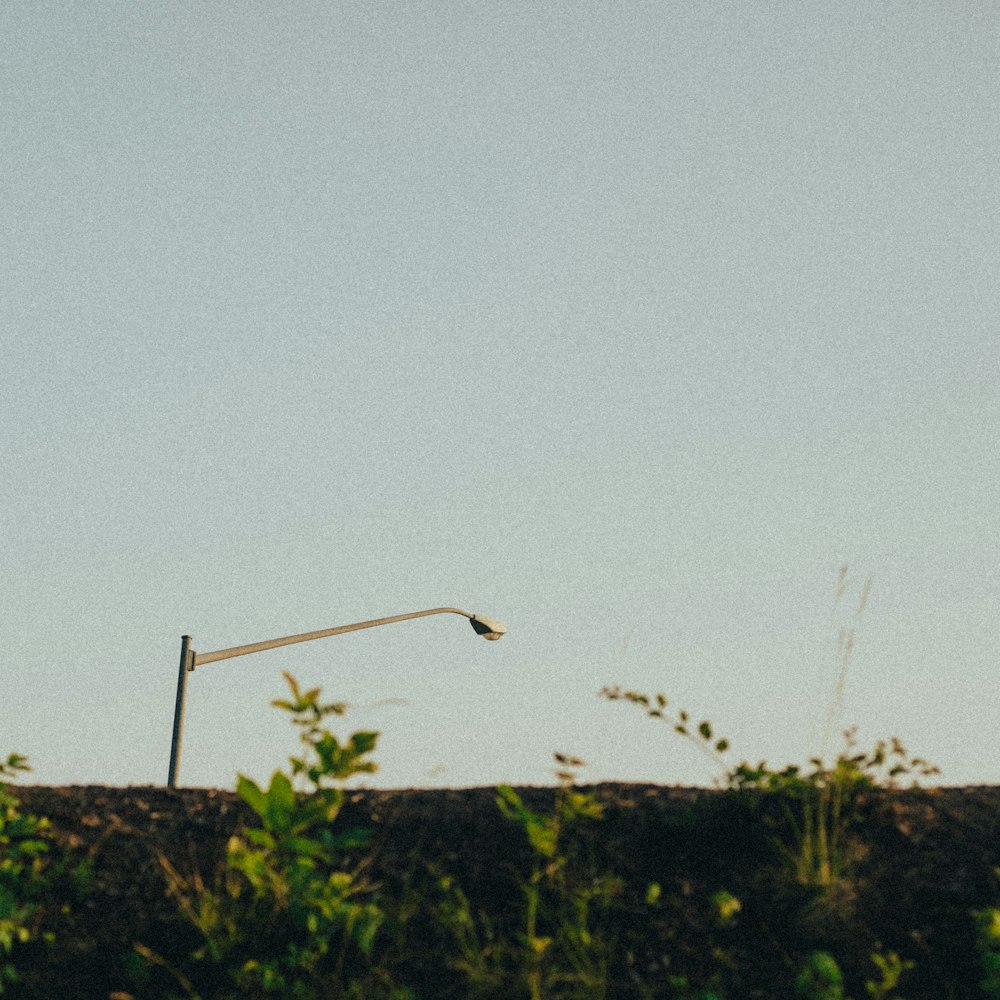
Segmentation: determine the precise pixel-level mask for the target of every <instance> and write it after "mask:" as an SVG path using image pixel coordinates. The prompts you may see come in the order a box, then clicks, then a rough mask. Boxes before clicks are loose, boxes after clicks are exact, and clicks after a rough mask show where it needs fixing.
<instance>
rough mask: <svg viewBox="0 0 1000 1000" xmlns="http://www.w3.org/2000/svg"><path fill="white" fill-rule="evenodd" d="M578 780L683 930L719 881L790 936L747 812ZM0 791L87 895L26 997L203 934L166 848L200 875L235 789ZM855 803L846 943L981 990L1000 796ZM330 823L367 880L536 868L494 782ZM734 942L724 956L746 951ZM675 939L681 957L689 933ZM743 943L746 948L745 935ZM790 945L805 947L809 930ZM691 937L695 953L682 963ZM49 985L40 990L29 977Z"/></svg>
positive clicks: (101, 994) (234, 812)
mask: <svg viewBox="0 0 1000 1000" xmlns="http://www.w3.org/2000/svg"><path fill="white" fill-rule="evenodd" d="M589 790H590V791H593V792H594V793H595V795H596V796H597V797H598V799H599V800H600V801H601V802H602V803H603V804H604V806H605V816H604V818H603V819H602V820H601V821H600V822H599V823H596V824H593V826H592V829H591V830H590V831H589V832H588V833H587V834H586V837H587V838H589V844H588V847H587V850H588V851H589V855H590V857H592V858H593V859H594V863H595V864H597V865H598V866H599V867H601V868H602V869H603V870H605V871H611V872H614V873H615V874H617V875H620V876H622V877H623V878H624V879H625V880H626V881H627V882H628V883H629V884H634V885H637V886H642V885H648V884H649V883H650V882H654V881H655V882H657V883H659V884H661V885H662V886H663V887H664V890H665V892H666V893H668V894H673V897H674V898H676V899H677V900H678V901H679V902H678V904H677V906H678V914H679V917H678V919H679V920H681V925H682V926H683V921H684V920H685V919H686V917H685V916H684V913H683V907H685V906H690V908H691V921H692V926H695V925H696V924H698V923H699V922H701V923H704V920H705V918H704V916H703V915H701V916H699V915H698V914H702V911H703V909H704V907H703V905H702V903H703V900H704V899H706V898H707V897H708V896H709V895H710V894H711V893H712V892H715V891H717V890H719V889H720V888H725V889H726V890H728V891H730V892H733V893H734V894H735V895H736V896H738V897H739V898H740V899H741V900H742V901H743V906H744V917H743V919H744V926H745V927H746V932H745V933H746V934H747V935H749V936H752V935H753V934H755V933H757V929H758V928H757V927H756V926H755V925H760V926H764V925H766V926H767V927H768V933H769V934H771V935H772V936H773V935H774V933H775V932H776V931H777V932H778V933H782V934H783V933H784V932H783V931H781V929H780V928H779V927H778V924H777V921H779V920H780V919H781V917H780V914H778V913H777V911H776V910H772V909H771V908H773V907H774V906H776V905H777V904H776V903H775V900H774V899H771V898H765V897H767V896H768V895H769V894H771V895H773V885H769V883H768V882H767V881H766V880H764V881H762V879H761V876H760V871H761V862H762V859H764V858H765V857H771V856H772V855H773V851H772V850H771V847H770V846H769V845H770V844H771V843H772V842H773V840H774V834H773V830H769V828H767V826H766V824H765V825H763V826H762V825H761V823H760V817H759V816H753V815H750V814H748V813H747V812H746V810H745V809H734V808H732V807H731V805H729V804H727V803H729V802H731V800H730V799H728V798H727V797H726V796H724V795H722V794H721V793H718V792H710V791H704V790H698V789H683V788H670V787H661V786H651V785H622V784H605V785H598V786H592V787H591V788H590V789H589ZM11 791H12V792H13V793H14V794H15V795H16V796H17V797H18V799H19V800H20V802H21V806H22V809H24V810H25V811H29V812H32V813H34V814H36V815H40V816H47V817H49V818H50V819H51V821H52V824H53V828H54V831H55V836H56V837H57V839H58V841H59V842H60V843H61V844H63V845H65V846H66V847H68V848H71V849H72V850H73V852H74V853H75V854H76V855H77V856H79V857H88V858H90V860H91V861H92V864H93V873H92V876H91V879H90V883H89V886H88V889H87V891H86V893H85V894H84V895H82V897H81V898H80V899H79V901H78V902H76V903H75V904H74V905H73V907H72V909H71V910H70V911H69V912H68V913H66V914H63V915H61V916H60V917H59V919H58V931H57V939H56V945H55V946H54V947H53V948H51V949H45V950H44V951H43V950H42V949H41V948H39V949H38V950H37V951H32V950H31V949H29V950H28V952H27V953H25V954H24V955H23V960H24V961H25V962H26V963H27V965H26V976H25V986H24V987H23V988H24V989H25V990H26V992H25V994H24V995H25V996H45V995H52V996H56V995H58V996H60V997H61V998H62V1000H70V998H74V997H81V998H84V997H86V998H100V1000H103V998H105V997H107V996H108V995H109V994H112V995H113V993H114V991H115V990H116V989H123V988H124V987H123V986H122V981H123V977H125V978H127V975H126V974H127V967H128V964H129V961H130V960H131V959H130V957H129V956H132V954H133V952H132V948H133V944H134V943H135V942H137V941H138V942H142V943H145V944H147V945H149V946H151V947H153V948H154V949H156V950H157V951H158V952H159V953H161V954H168V955H169V954H171V953H173V954H176V955H183V954H184V953H185V951H187V953H190V949H191V948H192V947H193V946H194V945H195V944H196V943H197V942H196V939H195V937H194V935H193V932H192V931H191V929H190V927H189V926H188V925H187V924H186V923H185V921H184V920H183V919H182V918H181V917H179V915H178V913H177V907H176V905H175V903H174V901H173V900H172V899H171V898H170V897H169V895H168V894H167V892H166V884H165V880H164V876H163V868H162V865H161V858H166V859H168V860H169V861H170V863H171V864H172V865H173V866H174V867H175V868H176V869H177V870H179V871H181V872H193V871H200V872H201V873H203V874H204V875H205V876H206V878H208V877H210V876H211V874H212V873H213V872H214V871H215V870H216V869H217V868H218V865H219V862H220V860H221V858H222V857H223V852H224V847H225V844H226V841H227V839H228V838H229V836H230V835H231V834H233V833H234V832H236V831H237V830H238V829H239V828H240V826H241V825H242V824H244V823H247V822H250V821H251V820H252V816H251V813H250V811H249V810H248V809H247V808H246V807H245V805H244V804H243V803H242V802H241V801H240V800H239V799H238V798H237V796H236V795H235V794H234V793H232V792H225V791H219V790H214V789H182V790H177V791H171V790H167V789H165V788H162V787H131V788H105V787H65V788H50V787H43V786H12V787H11ZM521 792H522V795H523V797H524V799H525V802H526V804H527V805H528V806H529V807H530V808H534V809H539V810H544V809H547V808H551V805H552V801H553V795H554V789H552V788H532V789H522V790H521ZM863 813H864V818H863V822H862V824H861V827H860V829H861V835H862V839H861V840H859V846H860V849H859V851H858V853H857V860H856V865H855V868H856V877H855V878H854V881H853V888H852V890H851V898H850V899H849V900H847V901H846V902H845V906H847V907H848V908H849V909H850V911H851V927H852V928H853V930H852V931H851V933H858V934H862V935H863V936H865V941H864V943H863V944H862V945H859V946H858V947H860V948H864V949H869V950H870V949H871V948H873V947H875V946H880V947H883V948H887V949H888V948H890V947H891V948H893V949H894V950H899V951H900V952H901V953H904V954H910V955H913V956H914V957H915V959H916V960H917V962H918V966H921V967H922V969H923V970H924V971H923V973H922V976H921V978H922V980H923V982H925V983H926V984H927V989H926V990H924V989H923V988H922V984H921V983H914V984H912V985H908V986H907V989H906V990H905V991H904V995H906V996H908V997H911V998H923V997H928V998H929V997H931V996H947V995H951V996H953V997H956V998H964V997H970V998H971V997H977V996H979V995H980V994H979V993H978V992H977V990H978V986H977V984H978V981H979V980H980V979H981V974H980V973H979V971H978V956H977V954H976V953H975V951H974V935H971V936H970V932H969V921H970V917H969V915H970V913H971V912H972V911H973V910H975V909H977V908H982V907H985V906H989V905H1000V898H998V894H997V882H996V879H995V877H994V874H993V872H994V869H995V868H996V866H997V865H1000V788H997V787H969V788H943V789H933V790H912V791H875V792H872V793H869V795H868V797H867V798H866V799H865V801H864V802H863ZM338 822H339V823H343V824H345V826H357V827H364V828H368V829H370V830H371V831H372V832H373V837H372V841H371V844H370V847H369V848H368V849H367V851H366V852H365V853H364V856H363V855H362V854H360V853H359V855H358V857H357V858H355V859H347V861H348V863H358V862H360V861H362V860H363V857H366V858H367V859H368V860H367V865H368V868H367V871H368V872H369V877H370V878H371V879H372V880H373V881H375V882H377V883H379V884H382V885H384V886H386V887H387V891H391V890H392V889H393V887H398V886H402V885H404V884H405V883H406V880H407V879H408V878H409V877H410V876H411V875H413V873H414V871H415V868H416V867H420V868H422V869H423V871H424V872H425V873H426V872H431V873H448V874H451V875H453V876H454V877H455V878H456V879H457V881H458V882H459V883H461V885H462V886H463V887H465V888H466V891H467V892H468V894H469V896H470V898H471V899H472V900H473V901H474V902H475V901H482V902H484V904H485V903H488V902H489V901H490V900H491V899H494V898H513V897H516V896H517V895H518V892H517V889H516V878H517V876H516V872H518V871H521V872H523V871H525V870H526V867H527V865H528V864H530V857H529V852H528V848H527V845H526V842H525V838H524V835H523V832H522V831H521V830H520V829H519V828H518V827H517V826H516V825H514V824H512V823H511V822H509V821H507V820H505V819H504V818H503V817H502V816H501V814H500V812H499V811H498V809H497V807H496V804H495V792H494V790H493V789H489V788H477V789H463V790H409V791H356V792H352V793H350V795H349V797H348V802H347V805H346V807H345V809H344V811H343V813H342V814H341V817H340V819H339V820H338ZM755 894H756V896H755ZM758 896H759V897H760V898H759V900H758V899H757V898H756V897H758ZM776 898H777V897H776V896H775V899H776ZM699 907H701V909H698V908H699ZM845 920H846V918H845ZM768 922H770V923H768ZM834 924H836V920H834V921H833V923H832V924H830V925H829V926H825V925H824V924H823V921H822V920H819V919H818V921H817V923H816V926H814V927H812V928H811V929H809V928H807V929H806V930H803V929H802V926H799V925H797V927H796V930H795V931H794V933H795V934H797V935H803V934H806V935H809V934H811V935H813V939H812V945H815V946H826V945H828V946H829V947H831V948H834V947H836V946H837V945H838V942H839V941H840V937H841V936H842V935H843V934H846V933H847V932H846V931H845V930H844V927H846V926H847V924H846V923H842V925H838V926H839V929H838V926H834ZM859 929H860V930H859ZM789 933H791V931H789ZM845 940H846V939H845ZM734 941H735V943H734V945H733V947H734V949H738V948H739V947H742V946H743V945H741V944H740V942H739V941H736V940H735V939H734ZM841 943H843V942H841ZM673 946H674V947H675V949H680V950H682V951H683V949H684V948H685V943H684V940H683V934H681V935H679V936H678V937H677V939H676V941H675V942H674V945H673ZM745 946H746V948H747V949H752V948H753V947H757V945H756V944H754V942H753V941H752V940H750V937H748V939H747V942H746V944H745ZM802 946H803V947H807V946H811V945H810V942H809V941H806V940H805V939H803V944H802ZM845 946H846V945H845ZM697 947H699V945H698V944H697V942H695V943H692V944H691V945H690V949H691V951H692V955H693V954H694V952H695V950H696V948H697ZM692 960H694V959H692ZM859 961H860V959H859ZM761 975H764V973H761ZM46 977H47V981H48V983H49V987H50V992H49V993H46V992H45V987H44V985H41V986H40V985H39V984H40V983H41V984H44V982H45V981H46ZM55 983H58V984H59V985H58V988H56V987H55V985H54V984H55ZM934 984H938V985H936V986H935V985H934ZM941 984H948V986H947V989H948V990H949V992H948V993H942V992H940V990H941V989H943V988H944V987H943V986H942V985H941ZM934 989H937V990H938V991H939V992H938V993H937V994H935V993H934V992H932V990H934ZM748 995H750V994H748ZM755 995H759V996H764V995H765V994H764V993H757V994H755Z"/></svg>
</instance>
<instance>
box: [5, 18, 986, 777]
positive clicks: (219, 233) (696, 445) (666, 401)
mask: <svg viewBox="0 0 1000 1000" xmlns="http://www.w3.org/2000/svg"><path fill="white" fill-rule="evenodd" d="M998 56H1000V8H998V7H997V6H996V5H995V4H994V3H989V2H979V3H974V2H957V3H952V2H949V3H943V2H941V3H938V2H927V3H919V4H914V3H910V2H891V0H887V2H882V3H878V4H872V3H869V2H867V0H866V2H852V0H844V2H840V3H837V4H829V3H825V2H814V0H804V2H794V3H793V2H780V0H756V2H742V0H741V2H708V0H706V2H704V3H696V4H693V3H690V2H688V0H683V2H668V0H657V2H641V0H637V2H631V3H626V4H614V5H612V4H604V3H597V2H590V0H582V2H575V0H574V2H561V0H552V2H549V3H545V4H537V3H529V2H514V0H512V2H504V3H502V4H501V3H486V2H477V3H452V2H434V0H428V2H422V3H385V2H377V3H371V2H348V0H345V2H342V3H337V4H330V3H327V2H320V0H297V2H287V3H272V2H267V3H264V2H256V3H252V2H247V3H241V4H188V3H178V2H166V0H165V2H162V3H152V4H135V3H131V2H120V3H112V2H107V0H95V2H93V3H88V4H73V3H56V2H45V0H38V2H33V3H7V4H3V5H0V109H2V110H0V261H2V264H0V406H2V414H3V420H2V422H0V428H2V429H0V570H2V576H0V579H2V590H0V594H2V597H0V617H2V620H3V622H4V636H3V657H2V662H0V753H2V754H3V755H6V754H7V753H8V752H12V751H16V752H19V753H22V754H26V755H27V756H28V757H29V758H30V762H31V764H32V766H33V774H32V775H31V778H30V780H31V781H35V782H38V783H42V784H50V785H60V784H105V785H129V784H136V785H143V784H163V783H164V782H165V781H166V774H167V762H168V755H169V748H170V735H171V726H172V718H173V710H174V694H175V685H176V680H177V664H178V656H179V651H180V637H181V635H182V634H190V635H191V636H192V637H193V646H194V648H195V649H196V650H198V651H199V652H208V651H211V650H216V649H221V648H224V647H228V646H233V645H239V644H243V643H250V642H256V641H260V640H265V639H270V638H275V637H278V636H285V635H290V634H294V633H300V632H307V631H313V630H318V629H324V628H330V627H333V626H336V625H341V624H347V623H350V622H356V621H361V620H366V619H371V618H378V617H382V616H389V615H396V614H402V613H406V612H410V611H417V610H421V609H425V608H434V607H439V606H454V607H459V608H462V609H466V610H468V611H470V612H474V613H480V614H485V615H489V616H492V617H495V618H499V619H502V620H503V621H505V622H506V623H507V625H508V627H509V632H508V634H507V635H506V636H505V637H504V638H503V639H502V640H501V641H499V642H491V643H486V642H483V641H481V640H480V639H478V638H477V637H476V636H475V635H474V634H473V633H472V631H471V630H470V629H469V628H468V626H467V625H466V624H465V623H463V622H462V621H461V619H459V618H456V617H454V616H451V615H447V616H445V615H440V616H433V617H427V618H421V619H418V620H414V621H407V622H402V623H398V624H394V625H389V626H385V627H383V628H376V629H371V630H368V631H364V632H358V633H353V634H350V635H343V636H337V637H333V638H327V639H323V640H317V641H315V642H307V643H303V644H300V645H296V646H292V647H288V648H285V649H279V650H272V651H269V652H265V653H259V654H255V655H253V656H248V657H244V658H240V659H235V660H229V661H225V662H219V663H215V664H210V665H205V666H203V667H200V668H199V669H198V670H196V671H195V672H194V673H192V674H191V675H190V676H189V685H188V700H187V710H186V718H185V731H184V743H183V752H182V760H181V774H180V781H181V783H182V784H185V785H191V786H214V787H223V788H231V787H233V785H234V783H235V775H236V774H237V772H241V773H246V774H250V775H252V776H255V777H258V778H260V777H264V776H266V775H267V774H269V773H270V772H271V771H272V770H273V769H275V768H277V767H280V766H282V765H283V764H284V762H285V760H286V758H287V756H288V754H290V753H292V752H294V750H295V746H296V745H295V737H294V733H293V731H292V727H291V726H290V725H289V723H288V720H287V719H286V718H284V717H283V716H282V714H281V713H279V712H277V711H276V710H275V709H273V708H272V707H270V701H271V700H272V699H274V698H277V697H281V696H282V695H283V693H284V682H283V680H282V677H281V674H282V671H286V670H287V671H290V672H291V673H293V674H294V675H295V676H296V677H298V678H299V679H300V681H301V682H302V683H304V684H308V685H310V686H312V685H321V686H322V687H323V690H324V693H325V694H326V695H327V696H329V697H330V698H332V699H337V700H343V701H346V702H349V703H350V704H351V706H352V707H351V709H350V711H349V713H348V715H347V716H346V717H345V718H344V720H343V721H342V723H341V724H340V729H339V731H340V732H341V733H342V734H343V735H346V734H347V733H348V732H350V731H351V730H353V729H368V728H374V729H377V730H379V731H380V732H381V733H382V736H381V740H380V744H379V749H378V752H377V754H376V757H377V759H378V761H379V762H380V765H381V769H380V771H379V773H378V774H377V775H374V776H373V777H371V778H370V779H367V780H368V783H369V784H372V785H376V786H379V787H410V786H422V787H435V786H465V785H486V784H493V783H497V782H513V783H515V784H544V783H549V782H551V781H552V780H553V778H552V767H553V761H552V753H553V751H560V752H563V753H568V754H575V755H577V756H579V757H581V758H582V759H583V760H585V761H586V762H587V767H586V768H585V769H584V770H583V772H582V774H581V779H582V780H584V781H594V782H596V781H608V780H617V781H652V782H658V783H664V784H696V785H706V784H710V783H711V782H712V780H713V778H715V777H716V776H717V775H718V769H717V768H713V766H712V765H711V764H710V762H709V761H707V760H706V759H705V758H704V757H703V756H701V755H699V753H698V752H697V750H696V749H695V748H694V747H692V746H690V745H688V744H687V743H686V742H685V741H684V740H682V739H680V738H679V737H677V736H676V735H674V734H673V733H672V732H671V731H670V729H669V727H667V726H664V725H662V724H658V723H657V722H656V721H655V720H650V719H646V718H644V717H643V716H642V715H641V713H639V712H638V711H637V710H636V709H635V707H634V706H631V705H625V704H620V703H616V704H612V703H609V702H607V701H606V700H603V699H602V698H601V697H600V696H599V692H600V690H601V689H602V687H604V686H605V685H615V684H619V685H622V686H623V687H626V688H634V689H636V690H641V691H648V692H656V691H659V692H662V693H664V694H666V695H667V696H668V697H669V698H670V701H671V705H676V706H678V707H682V708H685V709H687V710H688V711H689V712H691V714H692V715H693V716H695V717H696V718H707V719H710V720H711V721H712V723H713V725H714V727H715V729H716V731H717V732H718V733H720V734H721V735H725V736H726V737H727V738H728V739H729V740H730V743H731V744H732V748H733V749H732V751H731V757H732V762H733V763H734V764H735V763H738V762H739V761H740V760H742V759H748V760H751V761H753V762H756V761H758V760H760V759H767V760H768V761H769V762H771V764H772V765H775V766H778V765H782V766H783V765H784V764H786V763H789V762H798V763H801V762H804V761H806V760H807V759H808V758H809V757H811V756H813V755H814V754H817V753H823V754H824V755H832V754H835V753H836V752H837V750H838V749H839V747H840V744H839V742H838V740H837V739H836V738H831V737H830V736H829V735H828V734H827V735H824V730H826V729H828V728H830V727H829V726H828V725H827V721H826V720H828V719H830V720H831V721H832V723H833V729H834V730H835V731H839V729H841V728H843V727H846V726H848V725H853V724H856V725H857V726H858V738H859V740H860V741H861V743H862V744H865V745H870V744H871V743H873V742H874V741H875V740H877V739H880V738H885V737H889V736H897V737H899V738H900V739H901V740H902V741H903V742H904V744H905V745H906V746H907V747H908V748H909V749H910V750H911V751H913V752H915V753H919V754H920V755H921V756H924V757H926V758H928V759H929V760H931V761H933V762H934V763H936V764H938V765H939V766H940V767H941V770H942V775H941V779H940V780H941V781H942V782H944V783H946V784H971V783H991V784H996V783H1000V756H998V755H997V753H996V738H995V733H996V729H995V726H996V718H997V710H998V708H1000V697H998V682H997V678H998V671H997V662H998V649H1000V625H998V620H1000V616H998V610H1000V572H998V567H1000V495H998V494H1000V448H998V440H1000V339H998V320H997V317H998V316H1000V293H998V287H1000V285H998V282H997V275H998V274H1000V119H998V117H997V113H996V109H997V107H998V106H1000V68H998V67H1000V58H998ZM845 564H846V565H847V566H848V567H849V572H848V579H847V581H846V590H845V592H844V594H843V595H842V597H841V599H840V600H839V601H837V600H835V597H836V593H837V587H838V573H839V568H840V567H841V566H842V565H845ZM869 579H870V580H871V591H870V597H869V599H868V601H867V604H866V607H865V608H864V611H863V613H862V614H861V615H858V614H857V613H856V612H857V606H858V602H859V601H860V594H861V591H862V589H863V587H864V585H865V582H866V581H867V580H869ZM842 628H843V629H847V630H852V629H853V630H854V631H855V632H856V644H855V650H854V654H853V657H852V659H851V662H850V664H849V666H848V669H847V672H846V675H845V677H844V680H843V691H842V695H841V696H838V695H837V682H838V674H839V664H838V660H837V656H836V642H837V634H838V632H839V630H840V629H842Z"/></svg>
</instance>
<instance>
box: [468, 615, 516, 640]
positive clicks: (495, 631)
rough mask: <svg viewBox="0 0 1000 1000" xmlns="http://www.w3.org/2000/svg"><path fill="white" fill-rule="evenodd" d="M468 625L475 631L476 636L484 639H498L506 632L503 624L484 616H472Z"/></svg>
mask: <svg viewBox="0 0 1000 1000" xmlns="http://www.w3.org/2000/svg"><path fill="white" fill-rule="evenodd" d="M469 624H470V625H471V626H472V627H473V628H474V629H475V630H476V635H481V636H482V637H483V638H484V639H499V638H500V636H502V635H503V634H504V633H505V632H506V631H507V626H506V625H504V623H503V622H498V621H497V620H496V619H495V618H486V617H485V616H484V615H474V616H473V617H472V618H470V619H469Z"/></svg>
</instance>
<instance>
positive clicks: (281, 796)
mask: <svg viewBox="0 0 1000 1000" xmlns="http://www.w3.org/2000/svg"><path fill="white" fill-rule="evenodd" d="M294 812H295V789H294V788H292V783H291V781H290V780H289V778H288V775H286V774H285V773H284V772H283V771H275V772H274V774H273V775H271V787H270V788H268V790H267V808H266V811H265V813H264V815H263V816H262V817H261V818H262V819H263V820H264V825H265V826H266V827H267V829H269V830H271V831H273V832H276V833H283V832H286V831H287V830H288V829H289V828H290V826H291V824H292V814H293V813H294Z"/></svg>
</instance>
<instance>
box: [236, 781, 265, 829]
mask: <svg viewBox="0 0 1000 1000" xmlns="http://www.w3.org/2000/svg"><path fill="white" fill-rule="evenodd" d="M236 794H237V795H239V797H240V798H241V799H243V801H244V802H245V803H246V804H247V805H248V806H249V807H250V808H251V809H252V810H253V811H254V812H255V813H256V814H257V815H258V816H260V818H261V819H263V818H264V816H265V815H266V813H267V796H266V795H265V794H264V792H263V791H262V790H261V788H260V786H259V785H258V784H257V782H256V781H254V780H253V779H252V778H248V777H247V776H246V775H245V774H241V775H239V776H238V778H237V781H236Z"/></svg>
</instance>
